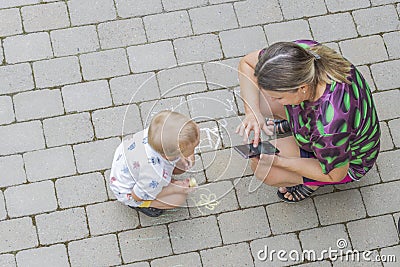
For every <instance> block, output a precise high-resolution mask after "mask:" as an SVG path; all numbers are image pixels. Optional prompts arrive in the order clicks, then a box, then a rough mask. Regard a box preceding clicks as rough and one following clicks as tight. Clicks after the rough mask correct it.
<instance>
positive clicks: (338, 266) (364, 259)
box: [332, 250, 382, 267]
mask: <svg viewBox="0 0 400 267" xmlns="http://www.w3.org/2000/svg"><path fill="white" fill-rule="evenodd" d="M368 254H369V255H368ZM368 254H366V255H365V254H363V253H359V254H358V256H356V254H351V253H349V254H348V256H346V255H344V256H339V257H337V259H336V260H335V261H333V262H332V263H333V266H334V267H345V266H349V264H350V265H351V266H354V267H363V266H368V267H380V266H382V263H380V262H374V261H372V259H375V257H376V256H379V253H378V251H376V250H373V251H369V253H368ZM357 257H359V259H357Z"/></svg>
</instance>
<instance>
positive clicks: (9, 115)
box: [0, 96, 15, 124]
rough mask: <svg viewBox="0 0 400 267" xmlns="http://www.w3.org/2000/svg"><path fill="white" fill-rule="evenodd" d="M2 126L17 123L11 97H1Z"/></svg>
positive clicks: (0, 118) (0, 121)
mask: <svg viewBox="0 0 400 267" xmlns="http://www.w3.org/2000/svg"><path fill="white" fill-rule="evenodd" d="M0 107H1V108H0V124H8V123H10V122H13V121H15V115H14V107H13V102H12V100H11V97H9V96H0Z"/></svg>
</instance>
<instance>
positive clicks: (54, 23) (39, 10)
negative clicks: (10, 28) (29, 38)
mask: <svg viewBox="0 0 400 267" xmlns="http://www.w3.org/2000/svg"><path fill="white" fill-rule="evenodd" d="M21 14H22V22H23V24H24V30H25V31H26V32H37V31H44V30H52V29H58V28H64V27H68V26H70V22H69V17H68V12H67V5H66V3H63V2H55V3H48V4H41V5H35V6H25V7H22V8H21Z"/></svg>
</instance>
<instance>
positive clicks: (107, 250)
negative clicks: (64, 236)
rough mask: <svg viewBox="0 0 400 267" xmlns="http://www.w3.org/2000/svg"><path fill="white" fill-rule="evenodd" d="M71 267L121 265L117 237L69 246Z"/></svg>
mask: <svg viewBox="0 0 400 267" xmlns="http://www.w3.org/2000/svg"><path fill="white" fill-rule="evenodd" d="M68 255H69V259H70V263H71V266H82V265H85V266H110V265H116V264H120V263H121V255H120V253H119V248H118V241H117V237H116V236H115V235H104V236H99V237H92V238H87V239H83V240H78V241H72V242H70V243H69V244H68Z"/></svg>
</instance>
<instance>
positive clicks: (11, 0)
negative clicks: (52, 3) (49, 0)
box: [0, 0, 40, 8]
mask: <svg viewBox="0 0 400 267" xmlns="http://www.w3.org/2000/svg"><path fill="white" fill-rule="evenodd" d="M39 2H40V0H5V1H2V2H1V4H0V8H7V7H16V6H23V5H30V4H36V3H39Z"/></svg>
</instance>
